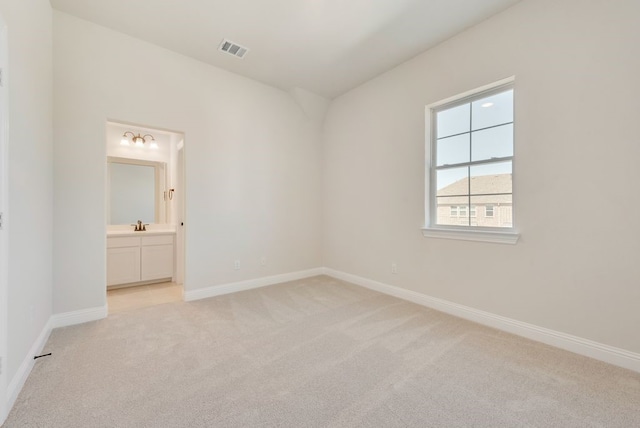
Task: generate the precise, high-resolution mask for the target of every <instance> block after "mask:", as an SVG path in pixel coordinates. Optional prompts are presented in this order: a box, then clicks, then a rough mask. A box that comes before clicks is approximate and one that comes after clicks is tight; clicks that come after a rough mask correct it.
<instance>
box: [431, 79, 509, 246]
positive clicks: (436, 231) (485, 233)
mask: <svg viewBox="0 0 640 428" xmlns="http://www.w3.org/2000/svg"><path fill="white" fill-rule="evenodd" d="M514 81H515V78H514V77H509V78H507V79H503V80H500V81H498V82H494V83H492V84H489V85H486V86H483V87H480V88H477V89H474V90H471V91H467V92H465V93H462V94H459V95H456V96H454V97H451V98H447V99H444V100H442V101H438V102H436V103H433V104H430V105H428V106H426V109H425V116H426V117H425V124H426V126H425V128H426V133H425V136H426V165H425V174H426V177H425V181H426V186H425V189H426V195H425V214H426V215H425V226H424V227H423V228H422V232H423V234H424V236H425V237H427V238H444V239H457V240H465V241H481V242H494V243H501V244H516V243H517V242H518V239H519V237H520V234H519V233H518V232H517V231H516V229H515V224H516V222H515V198H513V199H512V201H513V202H512V219H513V222H512V225H513V226H512V227H509V228H505V227H484V226H450V225H437V224H436V218H437V204H436V197H435V195H436V188H435V187H436V179H435V174H436V168H435V166H434V163H435V161H436V146H437V140H436V137H435V131H436V123H435V116H436V115H435V114H434V112H436V111H439V110H443V107H444V106H446V108H453V107H456V106H458V105H463V104H467V103H471V102H473V101H475V100H477V99H481V98H485V97H488V96H491V95H493V94H497V93H500V92H504V91H505V90H509V89H514ZM515 116H516V112H515V92H514V132H515V127H516V124H515V122H516V118H515ZM513 150H514V153H513V157H512V158H511V162H512V175H513V176H514V177H515V170H516V166H515V164H516V142H515V138H514V147H513ZM512 186H513V187H512V193H513V195H515V194H516V191H515V180H514V183H513V184H512Z"/></svg>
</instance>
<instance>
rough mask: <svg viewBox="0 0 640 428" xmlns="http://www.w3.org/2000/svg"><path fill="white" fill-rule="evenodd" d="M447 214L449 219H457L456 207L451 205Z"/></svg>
mask: <svg viewBox="0 0 640 428" xmlns="http://www.w3.org/2000/svg"><path fill="white" fill-rule="evenodd" d="M449 214H450V215H451V217H458V207H457V206H454V205H452V206H451V211H450V212H449Z"/></svg>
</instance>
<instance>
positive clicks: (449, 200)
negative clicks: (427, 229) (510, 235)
mask: <svg viewBox="0 0 640 428" xmlns="http://www.w3.org/2000/svg"><path fill="white" fill-rule="evenodd" d="M511 177H512V174H497V175H481V176H477V177H471V203H472V204H510V203H512V199H513V198H512V196H511V194H510V193H511V192H512V183H511V181H512V179H511ZM496 193H509V195H496ZM468 194H469V178H468V177H465V178H463V179H462V180H458V181H456V182H455V183H451V184H450V185H448V186H446V187H443V188H442V189H440V190H438V195H437V196H438V205H460V204H461V205H468V204H469V200H468V198H467V197H466V196H459V195H468ZM452 195H458V196H452ZM473 195H488V196H473ZM443 196H444V198H443Z"/></svg>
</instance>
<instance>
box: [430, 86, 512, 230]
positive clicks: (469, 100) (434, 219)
mask: <svg viewBox="0 0 640 428" xmlns="http://www.w3.org/2000/svg"><path fill="white" fill-rule="evenodd" d="M513 90H514V87H513V82H509V83H507V84H503V85H500V86H496V87H494V88H491V89H488V90H485V91H481V92H477V93H475V94H471V95H468V96H465V97H463V98H460V99H458V100H454V101H451V102H448V103H443V104H440V105H437V106H434V107H433V108H431V112H430V113H431V117H430V122H431V141H430V146H431V147H430V149H431V150H430V151H431V162H430V174H429V175H430V195H429V217H430V222H429V223H430V226H431V227H443V226H445V227H447V228H458V229H462V230H468V229H474V228H477V229H481V230H487V231H490V230H496V231H506V230H510V229H513V228H514V226H513V224H514V222H513V219H514V217H515V214H514V207H513V202H512V203H511V218H512V223H511V226H510V227H486V226H472V225H471V216H469V224H468V225H462V226H455V225H443V224H439V223H438V215H437V210H438V198H439V197H445V198H446V197H454V195H442V196H438V189H437V172H438V171H440V170H443V169H449V168H456V167H458V168H461V167H467V177H468V186H467V191H468V194H467V195H458V197H466V198H468V206H471V198H472V197H474V196H501V195H510V196H511V200H512V201H513V184H512V189H511V190H512V191H511V193H490V194H477V195H472V194H471V167H472V166H475V165H482V164H494V163H500V162H507V161H510V162H511V176H512V177H513V171H514V164H515V162H514V155H515V138H514V139H512V145H513V150H512V152H513V153H514V154H513V155H511V156H505V157H500V158H491V159H483V160H479V161H471V159H472V156H473V153H472V150H473V133H475V132H480V131H484V130H486V129H491V128H496V127H499V126H506V125H513V132H514V133H515V91H514V93H513V99H512V101H511V102H512V103H513V104H514V106H513V107H514V108H513V115H512V120H511V121H510V122H505V123H500V124H497V125H492V126H488V127H483V128H480V129H475V130H474V129H473V103H474V102H476V101H478V100H481V99H484V98H488V97H491V96H493V95H497V94H501V93H503V92H508V91H513ZM466 104H469V105H470V108H469V131H468V132H462V133H458V134H453V135H447V136H445V137H442V138H438V137H437V135H438V126H437V123H438V121H437V115H438V113H439V112H442V111H446V110H449V109H453V108H456V107H459V106H462V105H466ZM465 134H469V138H470V139H469V162H463V163H458V164H446V165H440V166H438V165H437V163H438V157H437V155H438V153H437V146H438V141H439V140H443V139H447V138H451V137H455V136H460V135H465ZM494 209H495V207H494Z"/></svg>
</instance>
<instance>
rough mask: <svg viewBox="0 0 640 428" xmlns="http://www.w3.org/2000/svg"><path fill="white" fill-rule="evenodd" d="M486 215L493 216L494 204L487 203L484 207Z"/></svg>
mask: <svg viewBox="0 0 640 428" xmlns="http://www.w3.org/2000/svg"><path fill="white" fill-rule="evenodd" d="M484 216H485V217H493V205H487V206H486V207H484Z"/></svg>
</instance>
